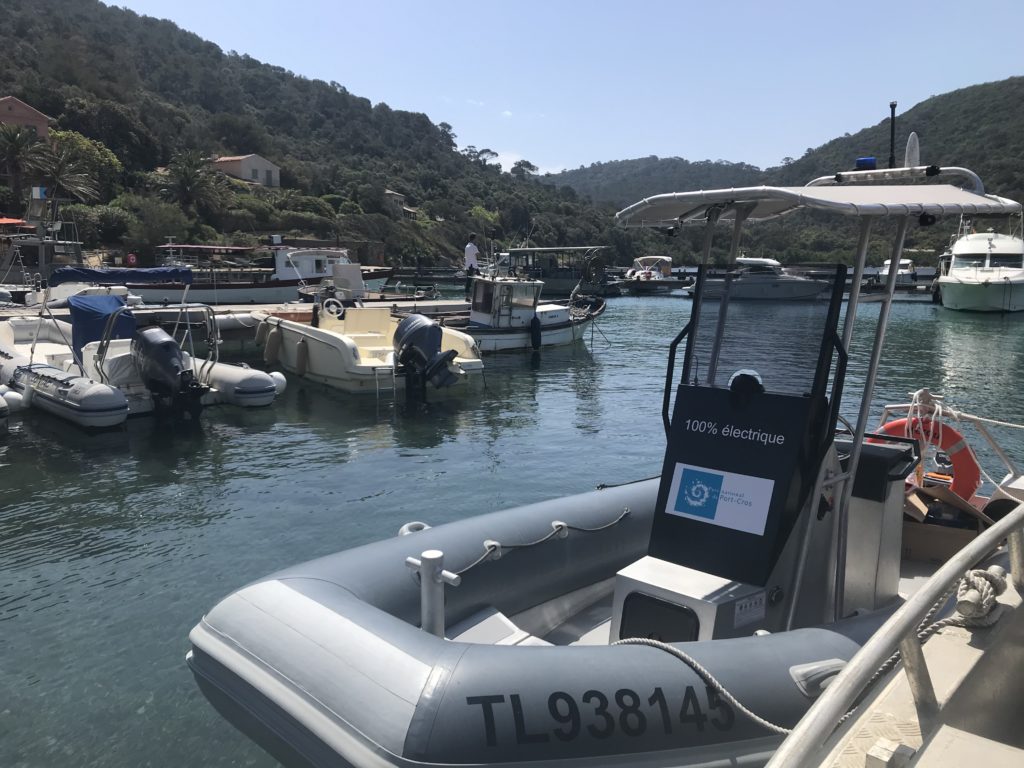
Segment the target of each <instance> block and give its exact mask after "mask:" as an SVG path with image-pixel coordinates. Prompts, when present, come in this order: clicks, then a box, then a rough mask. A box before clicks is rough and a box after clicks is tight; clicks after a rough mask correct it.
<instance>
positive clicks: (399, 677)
mask: <svg viewBox="0 0 1024 768" xmlns="http://www.w3.org/2000/svg"><path fill="white" fill-rule="evenodd" d="M957 175H958V169H940V170H939V172H938V173H936V169H933V168H924V167H915V168H909V169H899V170H888V171H886V172H884V175H883V173H882V172H879V173H877V174H876V173H875V172H859V173H856V172H855V173H851V174H847V173H841V174H837V175H834V176H829V177H823V178H822V179H819V180H815V181H814V182H812V184H811V185H809V186H807V187H795V188H788V187H778V188H775V187H751V188H746V189H727V190H711V191H707V190H702V191H695V192H684V193H677V194H672V195H658V196H654V197H649V198H646V199H644V200H642V201H640V202H638V203H636V204H635V205H633V206H630V207H629V208H627V209H625V210H623V211H620V212H619V213H618V214H617V220H618V222H619V224H621V225H622V226H627V227H629V226H651V227H665V226H682V225H685V224H687V223H689V222H694V223H698V222H699V223H701V224H703V225H704V226H705V227H707V230H708V231H707V234H706V236H705V238H704V243H705V251H704V253H703V254H702V256H703V260H704V262H705V263H706V262H707V259H708V257H709V256H710V252H711V248H712V241H713V234H714V230H715V225H716V223H717V222H719V221H721V222H723V223H724V222H728V223H730V224H734V227H733V237H732V242H731V246H730V253H731V255H732V256H735V254H736V252H737V250H738V245H739V238H740V235H741V230H742V226H741V225H742V224H743V222H745V221H757V220H759V219H771V218H775V217H778V216H781V215H784V214H788V213H791V212H793V211H796V210H799V209H812V210H816V211H820V212H823V213H830V214H832V215H844V216H849V217H851V218H853V219H854V220H856V221H857V222H858V223H859V225H860V233H861V235H862V237H861V238H860V243H859V245H858V248H857V252H856V253H855V254H854V264H855V268H854V272H855V275H854V277H855V279H854V281H853V289H852V290H853V291H854V293H856V292H857V291H858V290H859V285H860V278H861V276H862V274H863V267H864V263H865V260H866V257H867V249H868V245H869V243H870V240H871V237H870V234H871V231H872V228H873V224H874V222H875V221H876V219H878V218H881V217H891V218H894V219H895V221H896V226H895V228H894V229H895V233H894V239H893V241H892V252H893V257H894V258H899V255H900V252H901V249H902V245H903V241H904V238H905V236H906V233H907V230H908V227H909V225H910V221H911V220H912V219H913V220H915V221H916V220H919V217H923V216H926V215H927V216H928V217H931V216H941V215H949V214H951V213H952V214H956V213H959V212H963V211H972V212H977V211H982V210H984V211H991V212H1004V213H1011V212H1015V211H1019V210H1020V205H1019V204H1017V203H1014V202H1012V201H1009V200H1005V199H1002V198H999V197H996V196H993V195H985V194H982V193H981V192H970V191H965V190H962V189H960V188H958V187H955V186H952V185H950V184H942V183H939V184H930V185H921V184H912V183H906V184H900V185H894V184H892V183H891V182H892V181H893V180H906V181H908V182H909V181H912V180H918V179H926V178H928V179H931V180H932V181H936V180H938V181H940V182H941V181H944V180H945V179H946V178H947V177H949V176H954V177H955V176H957ZM883 180H884V181H885V182H887V183H873V182H876V181H877V182H881V181H883ZM836 182H838V184H837V183H836ZM877 229H881V228H880V227H877V228H876V230H877ZM845 275H846V269H845V267H843V266H837V267H836V268H835V270H834V273H833V278H832V280H831V281H830V285H829V287H828V292H827V295H828V299H827V300H826V301H821V302H818V303H817V304H814V305H811V306H810V307H809V311H808V312H807V313H804V314H805V317H804V318H803V319H802V320H801V322H804V323H806V328H804V329H801V334H800V337H801V338H805V339H806V338H813V339H814V346H813V347H812V348H811V349H810V350H800V352H803V353H806V354H802V355H795V356H793V357H792V358H788V357H787V359H786V362H785V364H784V365H778V364H777V359H778V357H779V353H780V350H783V349H785V348H786V346H787V342H789V343H791V340H792V339H793V338H795V337H797V334H795V333H794V332H793V331H794V329H793V328H773V327H772V326H771V325H770V324H767V323H766V324H765V327H764V332H765V336H766V340H765V341H766V343H765V344H764V345H759V346H752V345H750V344H749V343H743V344H740V343H739V342H736V341H735V339H736V335H735V334H730V332H729V331H730V327H731V325H730V324H731V323H747V322H749V320H750V313H749V312H746V311H744V312H741V313H734V314H733V315H730V304H729V302H728V301H716V302H710V301H709V302H706V303H705V301H704V298H705V297H704V295H703V287H704V283H705V275H704V271H703V269H702V270H701V271H700V272H699V273H698V277H697V287H696V289H695V292H694V302H693V305H692V310H691V314H690V317H689V320H688V322H687V323H686V325H684V326H683V327H682V329H681V330H680V331H679V333H678V335H677V336H676V338H675V339H674V340H673V342H672V343H671V344H670V345H669V348H668V365H667V370H666V373H665V391H664V397H663V403H662V418H663V422H664V425H665V432H666V435H665V439H666V450H665V457H664V462H663V464H662V467H661V476H660V478H653V479H650V480H644V481H639V482H635V483H629V484H626V485H621V486H614V487H609V486H602V487H601V488H600V489H599V490H596V491H592V492H589V493H584V494H580V495H575V496H569V497H565V498H561V499H552V500H549V501H545V502H541V503H538V504H532V505H529V506H525V507H518V508H513V509H509V510H505V511H501V512H495V513H491V514H485V515H482V516H479V517H474V518H469V519H465V520H461V521H457V522H454V523H449V524H447V525H443V526H440V527H437V528H431V527H430V526H428V525H426V524H424V523H422V522H415V523H410V524H408V525H406V526H404V527H403V529H402V530H401V531H400V532H399V534H400V535H399V536H397V537H395V538H392V539H387V540H383V541H378V542H375V543H372V544H369V545H366V546H362V547H358V548H354V549H350V550H347V551H343V552H339V553H336V554H333V555H329V556H327V557H323V558H320V559H319V560H314V561H311V562H308V563H305V564H303V565H298V566H295V567H291V568H287V569H285V570H283V571H280V572H278V573H276V574H273V575H270V576H268V577H266V578H263V579H259V580H257V581H256V582H253V583H251V584H249V585H247V586H244V587H241V588H240V589H238V590H237V591H235V592H234V593H232V594H231V595H229V596H228V597H226V598H224V599H223V600H222V601H220V603H218V604H217V605H216V606H215V607H214V608H213V609H212V610H211V611H210V612H209V613H207V614H206V615H205V616H204V617H203V618H202V620H201V621H200V622H199V623H198V624H197V626H196V627H195V628H194V629H193V630H192V632H191V634H190V643H191V650H190V651H189V653H188V656H187V660H188V664H189V665H190V667H191V669H192V672H193V674H194V675H195V677H196V679H197V681H198V683H199V685H200V688H201V690H202V691H203V692H204V693H205V695H206V696H207V697H208V698H209V700H210V701H211V703H213V704H214V706H216V707H217V708H218V709H219V710H220V711H221V712H222V713H223V714H224V715H225V716H226V717H227V718H228V719H229V720H230V721H231V722H232V723H234V724H235V725H237V726H238V727H239V728H241V729H242V730H243V731H244V732H246V733H248V734H249V735H251V736H252V737H253V738H254V739H255V740H256V741H257V742H258V743H259V744H261V745H263V746H264V747H265V748H267V749H268V750H269V751H270V752H271V753H272V754H274V755H275V756H277V757H278V758H279V759H281V760H282V761H283V762H285V763H287V764H296V765H314V766H327V765H355V766H442V765H443V766H477V767H479V766H487V765H495V766H497V765H516V766H530V765H533V766H559V765H564V766H567V767H568V766H577V767H578V766H612V765H644V766H711V765H714V766H753V765H760V764H763V763H764V762H765V761H766V760H767V759H768V758H769V756H770V754H771V753H772V751H773V750H775V748H776V747H777V746H778V745H779V743H780V742H781V740H782V737H783V735H784V733H785V732H786V730H787V729H788V728H791V727H792V726H793V725H794V724H795V723H796V721H797V720H798V719H799V718H800V717H801V716H802V715H803V714H804V713H805V712H806V711H807V710H808V709H809V708H810V707H811V705H812V704H813V702H814V700H815V699H816V698H818V697H819V696H821V695H822V692H823V691H824V690H826V688H827V687H828V689H829V690H831V687H830V683H832V681H833V680H834V679H836V675H837V674H838V673H840V671H841V670H842V669H843V668H844V667H845V666H846V665H847V664H848V663H849V660H850V659H851V658H853V657H854V656H855V654H856V653H857V651H858V650H859V649H860V648H861V647H863V646H864V644H865V643H866V642H868V641H869V640H870V638H871V636H872V635H873V634H874V633H875V632H876V631H877V630H878V628H879V627H881V626H882V625H883V624H884V623H885V621H886V620H887V619H888V618H889V617H890V616H891V615H893V612H894V611H896V610H897V609H898V607H899V606H900V604H901V603H902V602H903V600H905V599H907V596H908V595H910V594H911V593H912V592H913V590H914V588H915V584H916V582H915V580H914V578H912V576H913V575H920V574H921V573H923V572H927V571H928V569H929V568H931V569H932V570H934V568H935V566H934V564H933V565H929V564H928V563H927V562H917V561H914V562H906V563H904V558H903V557H902V553H903V543H904V541H903V531H904V519H903V506H904V478H905V477H906V476H907V475H909V474H910V473H912V472H914V470H915V467H916V465H917V463H918V459H919V455H918V452H917V448H916V446H917V444H916V442H915V441H914V440H905V439H903V440H899V439H896V437H895V436H886V435H879V436H878V439H879V440H880V442H878V443H874V442H867V441H866V438H867V437H868V432H867V420H868V417H869V411H870V409H871V405H872V398H873V394H874V386H875V381H876V378H877V375H878V372H879V368H880V357H881V349H882V344H883V341H884V336H885V332H886V328H887V325H888V318H889V310H890V306H891V302H892V297H893V294H894V292H895V283H896V280H895V274H893V275H891V276H890V278H889V280H888V282H887V285H886V292H887V297H886V300H885V301H884V302H883V303H882V304H881V306H880V307H879V312H878V314H877V317H872V318H870V322H871V323H872V326H873V328H877V332H876V334H875V343H874V345H873V347H872V349H870V350H868V351H867V360H866V362H865V365H864V369H863V370H864V373H863V378H862V380H861V381H859V382H858V387H857V390H858V391H857V394H859V395H860V398H859V400H860V405H859V411H858V416H857V419H856V423H855V424H854V425H851V426H850V428H849V429H848V431H847V432H846V433H843V432H842V431H840V429H839V424H840V403H841V402H842V395H843V384H844V380H845V372H846V365H847V360H848V357H849V353H850V348H851V340H852V338H853V329H854V325H855V324H856V322H857V314H858V312H857V309H858V304H857V301H856V296H853V297H852V299H851V301H850V302H849V303H848V304H847V305H846V308H845V313H844V312H843V288H844V284H845ZM747 309H749V307H745V308H744V310H747ZM841 316H842V317H843V318H844V319H843V324H842V326H840V317H841ZM810 329H813V331H814V333H815V336H814V337H811V336H810V335H807V334H804V333H803V331H809V330H810ZM683 342H685V347H684V351H683V356H682V363H681V366H680V370H679V371H678V372H677V370H676V365H675V363H676V352H677V348H678V347H679V345H680V344H683ZM796 360H799V361H800V362H793V361H796ZM758 369H760V371H761V373H759V372H758ZM677 373H678V381H677ZM762 374H763V375H762ZM673 392H674V394H675V399H674V404H673V401H672V395H673ZM1022 487H1024V480H1022V478H1021V475H1020V474H1019V473H1014V474H1013V476H1012V477H1010V478H1008V479H1007V480H1006V481H1004V482H1003V483H1002V484H1001V485H1000V489H1001V492H1003V493H1005V494H1006V495H1007V496H1009V497H1011V498H1018V500H1019V498H1022V497H1024V491H1019V496H1017V497H1014V493H1015V492H1016V491H1014V489H1015V488H1016V489H1020V488H1022ZM431 501H432V503H443V494H440V495H439V494H438V493H437V492H435V493H434V494H433V495H432V497H431ZM915 524H916V523H915ZM904 564H906V566H907V570H905V571H904V572H903V573H902V576H905V577H906V578H902V577H901V567H902V566H903V565H904ZM922 569H923V570H922Z"/></svg>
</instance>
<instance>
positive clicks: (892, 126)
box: [889, 101, 896, 168]
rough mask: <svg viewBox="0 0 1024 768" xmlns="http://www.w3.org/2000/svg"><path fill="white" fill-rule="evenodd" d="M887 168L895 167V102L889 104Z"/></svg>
mask: <svg viewBox="0 0 1024 768" xmlns="http://www.w3.org/2000/svg"><path fill="white" fill-rule="evenodd" d="M889 167H890V168H895V167H896V102H895V101H890V102H889Z"/></svg>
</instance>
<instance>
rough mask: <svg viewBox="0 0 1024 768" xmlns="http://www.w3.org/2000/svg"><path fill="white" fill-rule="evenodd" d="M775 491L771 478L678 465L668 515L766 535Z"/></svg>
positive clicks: (671, 488)
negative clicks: (766, 526)
mask: <svg viewBox="0 0 1024 768" xmlns="http://www.w3.org/2000/svg"><path fill="white" fill-rule="evenodd" d="M774 489H775V481H774V480H769V479H768V478H764V477H754V476H753V475H739V474H736V473H735V472H717V471H715V470H713V469H709V468H707V467H697V466H694V465H692V464H676V468H675V473H674V474H673V476H672V485H671V487H670V488H669V496H668V498H669V507H668V509H667V510H666V512H668V514H670V515H678V516H679V517H689V518H691V519H693V520H700V521H701V522H704V523H711V524H712V525H720V526H722V527H723V528H731V529H733V530H734V531H742V532H743V533H753V534H755V535H756V536H763V535H764V529H765V525H766V524H767V522H768V510H769V508H770V507H771V502H772V491H773V490H774Z"/></svg>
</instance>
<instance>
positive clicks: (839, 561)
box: [834, 216, 910, 621]
mask: <svg viewBox="0 0 1024 768" xmlns="http://www.w3.org/2000/svg"><path fill="white" fill-rule="evenodd" d="M909 225H910V217H909V216H904V217H903V218H902V219H900V222H899V225H898V227H897V229H896V241H895V243H893V249H892V256H891V257H890V259H891V260H890V262H889V264H890V267H891V268H890V269H889V276H888V278H887V279H886V282H885V301H883V302H882V306H881V307H879V310H878V324H877V325H876V326H875V344H874V347H873V348H872V350H871V362H870V363H869V364H868V370H867V374H866V375H865V377H864V394H863V399H862V400H861V403H860V413H859V414H858V415H857V431H856V433H855V434H854V436H853V444H852V445H851V446H850V461H849V464H848V466H847V468H846V471H847V472H848V473H849V475H850V480H849V481H848V482H846V483H843V488H842V496H841V497H840V501H839V508H838V516H837V518H836V527H837V531H836V594H835V598H836V601H835V614H834V615H835V620H836V621H839V619H841V618H842V617H843V599H844V596H845V592H846V545H847V533H848V532H847V524H848V521H849V507H850V497H851V496H852V495H853V484H854V479H855V478H856V477H857V465H858V464H859V463H860V449H861V446H862V445H863V444H864V433H865V432H866V431H867V425H868V417H869V415H870V413H871V398H872V397H873V396H874V393H875V378H876V377H877V375H878V363H879V360H881V357H882V345H883V342H884V341H885V331H886V328H887V326H888V325H889V309H890V307H892V297H893V294H894V293H895V292H896V274H897V272H898V271H899V270H898V267H899V263H900V257H901V256H902V255H903V241H904V239H905V238H906V236H907V228H908V227H909ZM844 330H845V329H844Z"/></svg>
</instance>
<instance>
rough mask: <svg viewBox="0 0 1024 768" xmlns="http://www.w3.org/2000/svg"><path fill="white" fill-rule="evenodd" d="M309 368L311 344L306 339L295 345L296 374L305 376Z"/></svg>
mask: <svg viewBox="0 0 1024 768" xmlns="http://www.w3.org/2000/svg"><path fill="white" fill-rule="evenodd" d="M308 368H309V342H307V341H306V340H305V339H299V343H298V344H296V345H295V372H296V373H297V374H299V376H305V375H306V370H307V369H308Z"/></svg>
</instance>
